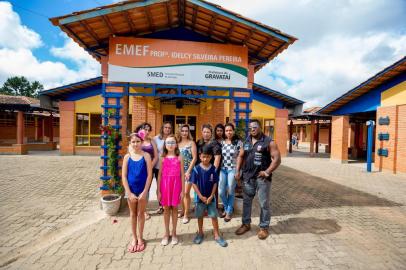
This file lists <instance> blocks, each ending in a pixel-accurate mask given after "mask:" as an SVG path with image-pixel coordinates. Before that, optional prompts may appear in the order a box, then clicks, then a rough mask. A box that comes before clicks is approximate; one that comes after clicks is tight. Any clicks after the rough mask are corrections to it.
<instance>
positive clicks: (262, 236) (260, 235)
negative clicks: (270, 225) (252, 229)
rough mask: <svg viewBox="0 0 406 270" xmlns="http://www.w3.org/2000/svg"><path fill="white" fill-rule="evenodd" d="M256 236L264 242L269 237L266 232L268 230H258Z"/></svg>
mask: <svg viewBox="0 0 406 270" xmlns="http://www.w3.org/2000/svg"><path fill="white" fill-rule="evenodd" d="M257 235H258V238H259V239H261V240H265V239H266V238H267V237H268V236H269V231H268V229H264V228H261V229H259V231H258V234H257Z"/></svg>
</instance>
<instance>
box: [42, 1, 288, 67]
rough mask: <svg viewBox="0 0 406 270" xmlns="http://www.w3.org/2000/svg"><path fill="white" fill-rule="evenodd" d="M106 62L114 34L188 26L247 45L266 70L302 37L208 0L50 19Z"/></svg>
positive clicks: (133, 5)
mask: <svg viewBox="0 0 406 270" xmlns="http://www.w3.org/2000/svg"><path fill="white" fill-rule="evenodd" d="M50 20H51V21H52V23H53V24H54V25H55V26H59V27H60V28H61V30H62V31H63V32H65V33H66V34H67V35H68V36H69V37H71V38H72V39H73V40H74V41H75V42H76V43H78V44H79V45H80V46H81V47H83V48H84V49H85V50H86V51H88V52H89V53H90V54H91V55H92V56H93V57H94V58H96V59H97V60H98V61H100V58H101V56H103V55H107V54H108V42H109V37H110V36H134V37H137V36H138V37H141V36H144V35H146V34H151V33H155V32H160V31H164V30H168V29H173V28H178V27H184V28H186V29H189V30H192V31H194V32H196V33H199V34H201V35H203V36H207V37H209V38H210V39H211V40H212V41H213V42H219V43H229V44H235V45H245V46H247V48H248V52H249V64H252V65H255V70H258V69H260V68H261V67H262V66H264V65H265V64H267V63H268V62H269V61H271V60H272V59H273V58H275V57H276V56H277V55H278V54H279V53H281V52H282V51H283V50H285V49H286V48H287V47H288V46H289V45H290V44H292V43H293V42H295V40H296V38H295V37H293V36H290V35H287V34H285V33H282V32H281V31H279V30H277V29H275V28H272V27H269V26H266V25H264V24H262V23H259V22H256V21H254V20H251V19H248V18H245V17H243V16H241V15H239V14H236V13H234V12H232V11H229V10H226V9H224V8H222V7H221V6H218V5H215V4H212V3H209V2H206V1H202V0H145V1H141V0H132V1H125V2H120V3H116V4H112V5H108V6H102V7H98V8H95V9H90V10H84V11H80V12H74V13H72V14H70V15H64V16H60V17H55V18H51V19H50Z"/></svg>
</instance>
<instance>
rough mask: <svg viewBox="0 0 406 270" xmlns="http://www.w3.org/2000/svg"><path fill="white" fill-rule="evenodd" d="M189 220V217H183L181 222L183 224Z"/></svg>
mask: <svg viewBox="0 0 406 270" xmlns="http://www.w3.org/2000/svg"><path fill="white" fill-rule="evenodd" d="M189 221H190V218H189V217H183V219H182V223H183V224H188V223H189Z"/></svg>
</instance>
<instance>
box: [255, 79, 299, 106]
mask: <svg viewBox="0 0 406 270" xmlns="http://www.w3.org/2000/svg"><path fill="white" fill-rule="evenodd" d="M255 87H256V88H259V89H261V90H264V91H266V92H270V93H271V94H274V95H276V96H277V97H274V98H285V99H287V101H285V102H289V103H291V104H293V105H298V104H304V103H305V102H304V101H302V100H300V99H297V98H294V97H291V96H288V95H285V94H283V93H281V92H278V91H276V90H273V89H271V88H269V87H266V86H263V85H260V84H257V83H254V84H253V88H255ZM256 92H257V93H258V91H256Z"/></svg>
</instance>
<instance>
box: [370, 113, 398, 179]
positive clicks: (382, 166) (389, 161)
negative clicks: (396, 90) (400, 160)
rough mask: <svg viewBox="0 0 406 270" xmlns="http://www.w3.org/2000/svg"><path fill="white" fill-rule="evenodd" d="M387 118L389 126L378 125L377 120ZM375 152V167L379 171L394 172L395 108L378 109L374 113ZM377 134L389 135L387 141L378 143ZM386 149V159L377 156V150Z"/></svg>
mask: <svg viewBox="0 0 406 270" xmlns="http://www.w3.org/2000/svg"><path fill="white" fill-rule="evenodd" d="M386 116H389V119H390V124H389V125H379V118H380V117H386ZM376 120H377V121H376V122H377V123H376V151H375V167H376V168H378V169H379V170H389V171H392V172H394V169H395V164H396V149H395V142H396V125H397V113H396V106H389V107H380V108H378V109H377V111H376ZM379 133H389V140H388V141H379V140H378V134H379ZM379 148H386V149H388V157H382V156H378V149H379Z"/></svg>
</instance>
